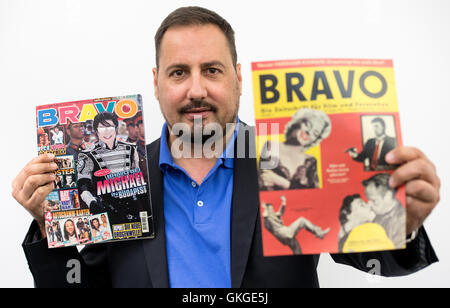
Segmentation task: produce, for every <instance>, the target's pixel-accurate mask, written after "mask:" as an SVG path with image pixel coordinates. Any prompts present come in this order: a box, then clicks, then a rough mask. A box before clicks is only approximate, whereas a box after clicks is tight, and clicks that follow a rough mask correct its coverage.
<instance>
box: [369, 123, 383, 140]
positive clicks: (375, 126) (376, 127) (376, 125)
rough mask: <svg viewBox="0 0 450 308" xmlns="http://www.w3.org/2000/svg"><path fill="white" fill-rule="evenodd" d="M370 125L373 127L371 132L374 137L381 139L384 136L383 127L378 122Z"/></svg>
mask: <svg viewBox="0 0 450 308" xmlns="http://www.w3.org/2000/svg"><path fill="white" fill-rule="evenodd" d="M372 125H373V130H374V132H375V136H377V137H381V136H383V135H384V127H383V125H381V123H380V122H374V123H372Z"/></svg>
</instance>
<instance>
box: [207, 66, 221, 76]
mask: <svg viewBox="0 0 450 308" xmlns="http://www.w3.org/2000/svg"><path fill="white" fill-rule="evenodd" d="M219 72H220V71H219V70H218V69H217V68H214V67H210V68H208V74H210V75H216V74H218V73H219Z"/></svg>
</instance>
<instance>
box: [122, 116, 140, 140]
mask: <svg viewBox="0 0 450 308" xmlns="http://www.w3.org/2000/svg"><path fill="white" fill-rule="evenodd" d="M124 122H125V124H126V125H127V132H128V138H127V142H128V143H136V141H137V140H138V137H139V131H138V129H137V128H136V124H135V120H134V118H131V119H126V120H125V121H124Z"/></svg>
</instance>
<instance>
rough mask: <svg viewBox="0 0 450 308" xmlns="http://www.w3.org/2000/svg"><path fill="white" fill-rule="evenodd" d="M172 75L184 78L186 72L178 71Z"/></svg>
mask: <svg viewBox="0 0 450 308" xmlns="http://www.w3.org/2000/svg"><path fill="white" fill-rule="evenodd" d="M171 75H172V76H175V77H183V75H184V72H183V71H182V70H177V71H174V72H172V74H171Z"/></svg>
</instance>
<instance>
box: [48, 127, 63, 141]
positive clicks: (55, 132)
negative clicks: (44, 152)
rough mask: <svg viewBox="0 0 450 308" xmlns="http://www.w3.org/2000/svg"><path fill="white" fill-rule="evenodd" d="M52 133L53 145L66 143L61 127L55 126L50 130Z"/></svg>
mask: <svg viewBox="0 0 450 308" xmlns="http://www.w3.org/2000/svg"><path fill="white" fill-rule="evenodd" d="M50 133H51V134H52V145H57V144H63V143H64V133H63V131H61V130H60V129H59V127H55V128H54V129H52V130H50Z"/></svg>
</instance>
